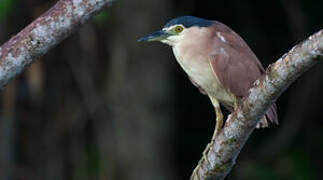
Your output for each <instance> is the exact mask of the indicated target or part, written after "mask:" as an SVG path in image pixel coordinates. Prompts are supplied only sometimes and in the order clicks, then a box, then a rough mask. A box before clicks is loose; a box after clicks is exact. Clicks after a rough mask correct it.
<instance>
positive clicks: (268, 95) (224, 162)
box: [191, 30, 323, 180]
mask: <svg viewBox="0 0 323 180" xmlns="http://www.w3.org/2000/svg"><path fill="white" fill-rule="evenodd" d="M322 56H323V30H321V31H319V32H317V33H315V34H314V35H312V36H310V37H309V38H308V39H307V40H305V41H303V42H301V43H300V44H298V45H296V46H295V47H293V49H291V50H290V51H289V52H288V53H287V54H285V55H283V57H281V58H280V59H279V60H278V61H277V62H276V63H274V64H272V65H271V66H269V67H268V68H267V72H266V76H264V77H263V78H262V79H261V80H258V81H257V82H256V83H255V84H256V85H255V87H253V88H251V89H250V94H249V96H248V97H246V98H245V99H244V100H243V101H242V102H241V104H240V105H239V107H238V109H237V110H236V111H235V112H233V113H232V114H231V115H230V116H229V117H228V119H227V121H226V124H225V126H224V128H223V129H222V131H221V132H220V133H219V135H218V136H217V137H216V139H215V141H214V142H211V143H210V144H209V146H208V147H209V148H207V149H206V150H205V155H206V156H205V157H206V159H204V158H202V159H201V160H200V161H199V163H198V165H197V167H196V169H195V171H194V172H195V173H193V174H192V177H191V179H192V180H197V179H224V178H225V176H226V175H227V174H228V173H229V172H230V171H231V169H232V167H233V165H234V164H235V160H236V159H237V157H238V155H239V153H240V150H241V149H242V147H243V146H244V144H245V143H246V141H247V139H248V138H249V136H250V134H251V133H252V131H253V130H254V129H255V126H256V124H257V122H258V121H259V119H261V117H263V115H264V114H265V112H266V111H267V109H268V107H269V106H270V105H271V104H272V103H273V102H275V100H276V99H277V98H278V97H279V96H280V94H281V93H283V92H284V91H285V90H286V89H287V88H288V87H289V85H290V84H291V83H293V82H294V81H295V80H296V79H297V78H298V77H299V76H301V75H302V74H303V73H304V72H306V71H307V70H308V69H309V68H311V67H312V66H313V65H315V64H316V63H317V62H318V60H319V59H320V58H322Z"/></svg>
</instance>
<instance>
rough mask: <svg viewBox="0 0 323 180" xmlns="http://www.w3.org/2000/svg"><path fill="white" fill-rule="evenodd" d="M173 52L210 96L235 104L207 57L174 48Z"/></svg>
mask: <svg viewBox="0 0 323 180" xmlns="http://www.w3.org/2000/svg"><path fill="white" fill-rule="evenodd" d="M173 52H174V55H175V58H176V60H177V62H178V63H179V64H180V66H181V67H182V69H183V70H184V71H185V72H186V74H187V75H188V76H189V77H190V78H191V80H192V81H194V83H196V84H197V85H198V86H199V87H200V88H202V89H203V90H204V91H205V92H206V93H207V94H208V95H209V96H212V97H215V98H216V99H218V100H220V101H223V102H226V103H230V104H231V103H232V102H233V98H232V95H231V94H230V93H229V92H228V91H227V90H226V89H224V88H223V87H222V86H221V84H220V82H219V81H218V79H217V77H216V75H215V73H214V72H213V70H212V68H211V66H210V62H209V59H208V58H207V56H204V55H203V54H200V53H198V52H195V53H194V51H190V52H191V53H190V52H188V51H186V52H185V50H182V49H180V48H179V47H173Z"/></svg>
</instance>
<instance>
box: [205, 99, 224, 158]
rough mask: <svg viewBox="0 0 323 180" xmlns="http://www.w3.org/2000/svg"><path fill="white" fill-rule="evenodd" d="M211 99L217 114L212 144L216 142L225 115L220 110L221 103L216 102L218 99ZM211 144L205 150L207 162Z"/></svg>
mask: <svg viewBox="0 0 323 180" xmlns="http://www.w3.org/2000/svg"><path fill="white" fill-rule="evenodd" d="M210 99H211V102H212V104H213V106H214V108H215V112H216V124H215V130H214V133H213V136H212V142H213V141H215V138H216V136H217V135H218V133H219V131H220V129H221V128H222V125H223V114H222V111H221V109H220V103H219V101H218V100H216V99H214V98H212V97H210ZM211 144H212V143H209V144H208V145H207V146H206V148H205V150H204V152H203V157H204V159H205V160H206V161H208V159H207V156H206V155H207V153H208V152H209V150H210V148H211Z"/></svg>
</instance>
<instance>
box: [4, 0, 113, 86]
mask: <svg viewBox="0 0 323 180" xmlns="http://www.w3.org/2000/svg"><path fill="white" fill-rule="evenodd" d="M112 1H113V0H60V1H58V2H57V3H56V4H55V5H54V6H53V7H52V8H51V9H49V10H48V11H47V12H45V13H44V14H43V15H41V16H40V17H38V18H37V19H36V20H35V21H34V22H32V23H31V24H30V25H28V26H27V27H26V28H25V29H23V30H22V31H21V32H19V33H18V34H17V35H15V36H14V37H12V38H11V39H10V40H9V41H7V42H6V43H5V44H3V45H2V46H1V47H0V89H2V88H3V87H4V86H5V85H6V84H7V83H8V82H9V80H10V79H12V78H13V77H15V76H16V75H17V74H19V73H20V72H22V71H23V69H24V68H26V66H28V65H29V64H31V63H32V62H33V61H34V60H35V59H37V58H38V57H40V56H42V55H44V54H46V53H47V52H48V50H50V49H51V48H53V47H54V46H55V45H57V44H59V43H60V42H61V41H62V40H64V39H65V38H67V37H68V36H69V35H70V34H71V33H72V32H74V31H76V30H78V28H79V26H81V25H83V24H84V23H86V22H87V21H88V20H89V19H90V18H91V17H93V16H94V15H96V14H97V13H98V12H100V11H101V10H103V9H104V8H105V7H107V6H109V5H111V3H112Z"/></svg>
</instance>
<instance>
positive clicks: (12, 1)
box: [0, 0, 18, 21]
mask: <svg viewBox="0 0 323 180" xmlns="http://www.w3.org/2000/svg"><path fill="white" fill-rule="evenodd" d="M17 3H18V0H0V21H3V20H5V19H7V18H8V16H9V15H10V14H11V13H12V12H13V11H14V10H15V7H16V5H17Z"/></svg>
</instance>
